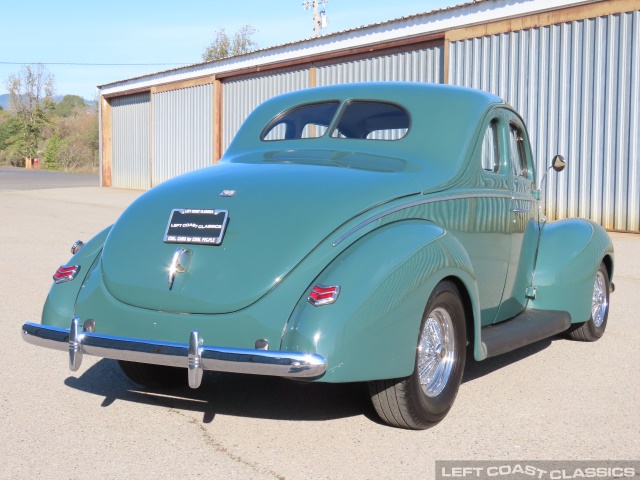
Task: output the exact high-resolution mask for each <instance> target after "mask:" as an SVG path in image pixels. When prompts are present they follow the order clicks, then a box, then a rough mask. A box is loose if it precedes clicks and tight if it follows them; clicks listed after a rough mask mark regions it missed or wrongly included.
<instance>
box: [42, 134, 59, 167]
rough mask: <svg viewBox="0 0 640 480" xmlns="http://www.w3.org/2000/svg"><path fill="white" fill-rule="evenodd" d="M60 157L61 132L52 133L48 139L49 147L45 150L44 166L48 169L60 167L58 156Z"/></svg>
mask: <svg viewBox="0 0 640 480" xmlns="http://www.w3.org/2000/svg"><path fill="white" fill-rule="evenodd" d="M59 157H60V134H59V133H58V132H56V133H54V134H53V135H51V137H50V138H49V140H47V147H46V148H45V150H44V166H45V168H46V169H47V170H57V169H58V158H59Z"/></svg>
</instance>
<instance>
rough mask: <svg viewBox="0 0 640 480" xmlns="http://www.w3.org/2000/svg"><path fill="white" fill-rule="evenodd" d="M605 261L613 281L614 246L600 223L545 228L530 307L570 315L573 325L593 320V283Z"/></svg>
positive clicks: (571, 222) (569, 223) (573, 222)
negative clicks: (563, 312) (601, 264)
mask: <svg viewBox="0 0 640 480" xmlns="http://www.w3.org/2000/svg"><path fill="white" fill-rule="evenodd" d="M602 261H605V262H606V264H607V266H608V268H609V277H610V281H611V280H612V278H613V243H612V242H611V238H610V237H609V234H608V233H607V232H606V231H605V229H604V228H602V227H601V226H600V225H598V224H597V223H594V222H592V221H590V220H584V219H577V218H576V219H569V220H561V221H558V222H553V223H549V224H547V225H545V226H544V228H543V229H542V233H541V238H540V247H539V249H538V259H537V262H536V268H535V272H534V278H533V285H534V286H535V287H536V298H535V299H533V300H531V301H530V303H529V308H533V309H540V310H562V311H566V312H569V314H570V315H571V322H572V323H581V322H586V321H587V320H589V318H591V297H592V295H593V282H594V280H595V278H596V272H597V271H598V268H599V266H600V263H601V262H602Z"/></svg>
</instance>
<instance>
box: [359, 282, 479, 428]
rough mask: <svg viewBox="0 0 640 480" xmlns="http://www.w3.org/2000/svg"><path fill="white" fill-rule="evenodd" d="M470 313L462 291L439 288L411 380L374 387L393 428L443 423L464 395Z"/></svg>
mask: <svg viewBox="0 0 640 480" xmlns="http://www.w3.org/2000/svg"><path fill="white" fill-rule="evenodd" d="M466 347H467V335H466V320H465V313H464V307H463V305H462V301H461V299H460V292H459V291H458V288H457V287H456V286H455V284H453V283H452V282H450V281H443V282H441V283H439V284H438V285H437V286H436V288H435V289H434V291H433V293H432V294H431V296H430V297H429V301H428V302H427V306H426V308H425V313H424V315H423V317H422V324H421V326H420V336H419V338H418V345H417V349H416V361H415V368H414V371H413V373H412V374H411V376H409V377H406V378H399V379H392V380H374V381H371V382H369V393H370V395H371V401H372V402H373V406H374V408H375V409H376V412H377V413H378V415H379V416H380V418H381V419H382V420H383V421H384V422H385V423H388V424H389V425H392V426H396V427H400V428H407V429H413V430H424V429H426V428H430V427H432V426H434V425H436V424H437V423H438V422H440V421H441V420H442V419H443V418H444V417H445V416H446V415H447V413H448V412H449V410H450V409H451V406H452V405H453V401H454V400H455V398H456V394H457V393H458V388H459V386H460V381H461V380H462V373H463V371H464V364H465V359H466Z"/></svg>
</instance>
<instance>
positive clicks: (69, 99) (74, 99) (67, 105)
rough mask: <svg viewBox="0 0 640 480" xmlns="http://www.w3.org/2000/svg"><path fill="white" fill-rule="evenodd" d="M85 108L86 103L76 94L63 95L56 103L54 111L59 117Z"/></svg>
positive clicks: (68, 115)
mask: <svg viewBox="0 0 640 480" xmlns="http://www.w3.org/2000/svg"><path fill="white" fill-rule="evenodd" d="M86 110H87V105H86V104H85V103H84V98H82V97H79V96H78V95H65V96H64V97H63V98H62V100H60V103H58V104H57V105H56V108H55V113H56V115H59V116H61V117H70V116H71V115H78V114H79V113H80V112H84V111H86Z"/></svg>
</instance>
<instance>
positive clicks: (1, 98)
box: [0, 93, 93, 110]
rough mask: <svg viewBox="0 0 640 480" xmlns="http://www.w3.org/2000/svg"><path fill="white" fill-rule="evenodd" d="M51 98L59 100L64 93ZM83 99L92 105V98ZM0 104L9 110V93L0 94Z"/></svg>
mask: <svg viewBox="0 0 640 480" xmlns="http://www.w3.org/2000/svg"><path fill="white" fill-rule="evenodd" d="M53 98H54V99H55V101H56V102H59V101H60V100H62V99H63V98H64V95H56V96H54V97H53ZM83 100H84V103H86V104H87V105H93V100H87V99H86V98H83ZM0 106H1V107H2V108H4V109H5V110H9V94H8V93H3V94H2V95H0Z"/></svg>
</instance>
